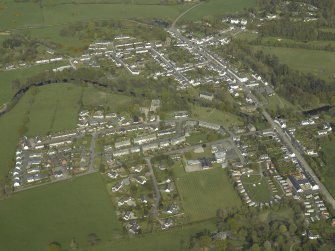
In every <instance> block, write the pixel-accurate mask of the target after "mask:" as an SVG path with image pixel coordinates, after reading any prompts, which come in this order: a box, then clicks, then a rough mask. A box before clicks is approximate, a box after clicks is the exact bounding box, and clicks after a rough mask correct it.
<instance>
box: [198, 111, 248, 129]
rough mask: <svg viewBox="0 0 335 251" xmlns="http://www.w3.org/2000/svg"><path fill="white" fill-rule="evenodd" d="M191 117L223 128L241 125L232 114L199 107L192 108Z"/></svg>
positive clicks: (239, 120)
mask: <svg viewBox="0 0 335 251" xmlns="http://www.w3.org/2000/svg"><path fill="white" fill-rule="evenodd" d="M192 117H194V118H196V119H200V120H205V121H207V122H212V123H217V124H220V125H223V126H231V125H241V124H243V123H242V121H241V119H240V117H238V116H237V115H234V114H232V113H228V112H223V111H219V110H217V109H215V108H214V109H213V108H206V107H201V106H193V107H192Z"/></svg>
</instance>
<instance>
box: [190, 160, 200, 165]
mask: <svg viewBox="0 0 335 251" xmlns="http://www.w3.org/2000/svg"><path fill="white" fill-rule="evenodd" d="M200 164H201V162H200V160H198V159H197V160H188V161H187V165H188V166H193V165H200Z"/></svg>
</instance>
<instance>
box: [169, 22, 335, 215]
mask: <svg viewBox="0 0 335 251" xmlns="http://www.w3.org/2000/svg"><path fill="white" fill-rule="evenodd" d="M169 30H170V31H171V32H172V33H173V34H174V35H175V36H176V37H178V38H179V39H180V40H181V41H183V42H185V43H187V44H188V45H189V46H190V47H191V48H193V49H194V50H195V51H196V52H197V53H198V54H199V55H201V56H203V57H205V58H206V59H207V60H208V62H209V63H211V64H212V66H213V67H215V68H216V69H218V70H219V71H226V72H227V74H228V75H230V76H231V77H232V78H233V79H236V81H237V83H238V84H239V85H240V87H242V89H243V91H244V92H245V93H246V94H247V95H249V96H250V97H251V98H252V99H253V101H254V103H255V105H256V107H258V108H260V109H261V112H262V114H263V116H264V117H265V119H266V120H267V121H268V123H269V124H270V125H271V127H272V128H274V129H275V130H276V131H277V132H278V134H279V136H280V137H281V139H282V141H283V143H284V144H285V145H286V147H287V148H288V149H290V150H291V151H292V152H293V153H294V154H295V155H296V158H297V160H298V161H299V162H300V164H301V166H302V168H303V169H304V170H305V171H306V172H307V174H308V175H310V176H311V177H312V178H313V179H314V181H315V182H316V184H317V185H318V186H319V189H320V193H321V194H322V195H323V196H324V197H325V199H326V200H327V201H328V203H329V204H330V205H331V206H332V207H333V208H334V209H335V200H334V198H333V196H332V195H331V194H330V193H329V191H328V190H327V189H326V187H325V186H324V185H323V184H322V183H321V181H320V180H319V179H318V177H317V176H316V175H315V173H314V171H313V170H312V168H311V167H310V166H309V164H308V163H307V161H306V160H305V158H304V157H303V154H302V153H301V152H300V151H299V150H298V149H297V148H296V147H295V146H294V145H293V144H292V142H291V140H290V139H289V138H288V137H287V135H285V133H284V131H283V130H282V128H280V126H279V125H278V124H276V123H275V122H274V120H273V119H272V117H271V116H270V114H269V113H268V112H267V111H266V110H265V108H264V106H263V104H262V103H261V102H260V101H259V100H258V99H257V97H256V96H255V95H253V94H252V92H251V89H250V88H249V87H247V86H246V85H245V84H244V83H243V82H242V81H241V78H240V77H239V76H238V75H237V74H236V73H235V72H234V71H232V70H231V69H228V68H227V63H226V62H225V61H224V60H222V59H221V58H218V56H217V55H213V53H212V52H210V51H209V50H208V49H207V48H205V47H202V46H199V45H197V44H194V43H192V42H191V41H190V40H189V39H188V38H186V37H184V36H183V35H182V34H181V33H180V32H179V31H178V30H177V29H176V28H175V27H171V28H170V29H169Z"/></svg>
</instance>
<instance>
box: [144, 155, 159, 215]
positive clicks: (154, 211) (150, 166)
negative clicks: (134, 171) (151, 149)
mask: <svg viewBox="0 0 335 251" xmlns="http://www.w3.org/2000/svg"><path fill="white" fill-rule="evenodd" d="M145 161H146V162H147V165H148V168H149V171H150V174H151V177H152V182H153V184H154V189H155V193H156V201H155V204H154V207H153V209H152V216H153V218H156V217H157V216H158V208H159V202H160V200H161V193H160V192H159V187H158V183H157V179H156V176H155V173H154V170H153V168H152V165H151V160H150V158H145Z"/></svg>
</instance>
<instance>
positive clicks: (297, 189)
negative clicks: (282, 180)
mask: <svg viewBox="0 0 335 251" xmlns="http://www.w3.org/2000/svg"><path fill="white" fill-rule="evenodd" d="M287 183H288V184H289V185H290V186H291V187H292V188H293V189H294V191H295V192H296V193H302V192H303V189H302V188H301V186H300V184H299V182H298V181H297V180H296V178H295V177H294V176H292V175H289V176H288V179H287Z"/></svg>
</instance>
